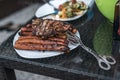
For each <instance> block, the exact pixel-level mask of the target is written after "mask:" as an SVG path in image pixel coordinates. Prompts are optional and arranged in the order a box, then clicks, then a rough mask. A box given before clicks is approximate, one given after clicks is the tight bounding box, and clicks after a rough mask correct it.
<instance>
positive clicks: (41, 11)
mask: <svg viewBox="0 0 120 80" xmlns="http://www.w3.org/2000/svg"><path fill="white" fill-rule="evenodd" d="M66 1H68V0H53V1H51V2H50V3H52V4H53V5H54V6H55V7H56V8H58V6H59V5H60V4H62V3H64V2H66ZM77 1H84V3H85V4H86V6H87V7H88V6H91V2H92V1H94V0H77ZM53 12H54V9H53V7H51V6H50V5H48V4H45V5H43V6H41V7H40V8H38V9H37V11H36V13H35V16H36V17H37V18H39V17H42V16H44V15H47V14H51V13H53ZM86 12H87V9H86V10H85V11H83V12H82V14H80V15H78V16H75V17H71V18H67V19H61V18H56V17H55V16H51V15H49V16H46V17H45V18H49V19H54V20H61V21H72V20H75V19H78V18H80V17H82V16H83V15H84V14H85V13H86Z"/></svg>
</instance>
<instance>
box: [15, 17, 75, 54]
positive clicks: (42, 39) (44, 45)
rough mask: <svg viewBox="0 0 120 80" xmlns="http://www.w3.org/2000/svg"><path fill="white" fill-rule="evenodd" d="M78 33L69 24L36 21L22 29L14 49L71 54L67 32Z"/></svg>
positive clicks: (49, 20) (53, 21)
mask: <svg viewBox="0 0 120 80" xmlns="http://www.w3.org/2000/svg"><path fill="white" fill-rule="evenodd" d="M67 30H69V31H71V32H72V33H76V31H77V30H76V29H75V28H73V26H72V25H70V24H68V23H64V22H61V21H57V20H51V19H34V20H33V21H32V24H28V25H26V26H25V27H22V28H21V29H20V32H19V35H20V37H19V38H18V40H17V41H16V42H15V44H14V48H16V49H20V50H41V51H61V52H65V53H67V52H69V51H70V49H69V47H68V43H69V42H68V41H67V35H66V31H67Z"/></svg>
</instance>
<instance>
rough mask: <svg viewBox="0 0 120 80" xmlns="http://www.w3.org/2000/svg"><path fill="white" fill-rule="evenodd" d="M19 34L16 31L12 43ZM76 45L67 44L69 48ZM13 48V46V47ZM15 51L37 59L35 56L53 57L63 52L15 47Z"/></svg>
mask: <svg viewBox="0 0 120 80" xmlns="http://www.w3.org/2000/svg"><path fill="white" fill-rule="evenodd" d="M76 35H77V36H78V37H80V35H79V32H77V33H76ZM19 37H20V36H19V34H18V33H17V34H16V35H15V37H14V40H13V45H14V44H15V42H16V40H18V38H19ZM78 45H79V44H77V45H72V44H70V43H69V44H68V47H69V48H70V50H73V49H75V48H76V47H77V46H78ZM14 49H15V48H14ZM15 51H16V52H17V54H18V55H19V56H21V57H23V58H29V59H37V58H47V57H53V56H58V55H61V54H63V52H57V51H30V50H18V49H15Z"/></svg>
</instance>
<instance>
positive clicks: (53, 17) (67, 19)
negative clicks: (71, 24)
mask: <svg viewBox="0 0 120 80" xmlns="http://www.w3.org/2000/svg"><path fill="white" fill-rule="evenodd" d="M86 12H87V9H86V10H85V11H83V12H82V13H81V14H80V15H78V16H74V17H71V18H65V19H62V18H57V17H56V15H49V16H46V17H44V19H53V20H60V21H73V20H76V19H78V18H80V17H82V16H83V15H84V14H85V13H86Z"/></svg>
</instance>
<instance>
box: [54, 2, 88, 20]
mask: <svg viewBox="0 0 120 80" xmlns="http://www.w3.org/2000/svg"><path fill="white" fill-rule="evenodd" d="M86 9H87V6H86V4H85V3H84V2H83V1H76V0H70V1H67V2H65V3H63V4H61V5H59V12H58V14H57V15H56V18H62V19H65V18H71V17H74V16H78V15H81V14H82V13H83V12H84V11H85V10H86Z"/></svg>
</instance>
